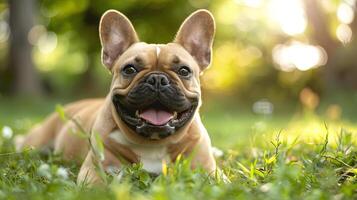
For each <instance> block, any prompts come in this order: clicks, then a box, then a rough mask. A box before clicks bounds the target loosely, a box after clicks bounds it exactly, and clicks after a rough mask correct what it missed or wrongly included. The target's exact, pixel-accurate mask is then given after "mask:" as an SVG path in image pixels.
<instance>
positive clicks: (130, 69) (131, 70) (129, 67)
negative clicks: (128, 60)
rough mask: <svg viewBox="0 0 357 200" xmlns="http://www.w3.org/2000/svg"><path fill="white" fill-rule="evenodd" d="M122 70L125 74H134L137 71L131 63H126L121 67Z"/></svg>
mask: <svg viewBox="0 0 357 200" xmlns="http://www.w3.org/2000/svg"><path fill="white" fill-rule="evenodd" d="M122 72H123V74H124V75H126V76H131V75H134V74H136V73H137V72H138V70H137V69H136V68H135V67H134V65H132V64H127V65H125V67H124V68H123V69H122Z"/></svg>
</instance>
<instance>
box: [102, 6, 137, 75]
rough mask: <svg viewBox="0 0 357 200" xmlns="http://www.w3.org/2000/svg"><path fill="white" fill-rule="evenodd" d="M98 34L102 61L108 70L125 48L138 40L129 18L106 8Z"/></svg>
mask: <svg viewBox="0 0 357 200" xmlns="http://www.w3.org/2000/svg"><path fill="white" fill-rule="evenodd" d="M99 34H100V42H101V44H102V63H103V64H104V65H105V66H106V67H107V68H108V69H109V70H111V68H112V67H113V65H114V63H115V61H116V60H117V58H118V57H119V56H120V55H121V54H122V53H123V52H124V51H125V50H126V49H127V48H129V47H130V46H131V45H132V44H133V43H135V42H138V41H139V39H138V36H137V35H136V32H135V30H134V27H133V25H132V24H131V23H130V21H129V19H128V18H126V17H125V16H124V15H123V14H122V13H120V12H118V11H116V10H108V11H106V12H105V13H104V14H103V15H102V18H101V19H100V24H99Z"/></svg>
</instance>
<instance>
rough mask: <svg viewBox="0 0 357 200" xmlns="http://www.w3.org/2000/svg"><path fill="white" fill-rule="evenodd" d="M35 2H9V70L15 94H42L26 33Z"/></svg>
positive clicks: (31, 25) (30, 0)
mask: <svg viewBox="0 0 357 200" xmlns="http://www.w3.org/2000/svg"><path fill="white" fill-rule="evenodd" d="M36 8H37V5H36V1H35V0H9V10H10V18H9V25H10V30H11V37H10V53H9V68H8V70H9V71H10V75H11V76H13V79H12V84H11V85H12V87H13V91H14V93H15V94H21V95H39V94H42V91H43V90H42V87H41V83H40V78H39V76H38V73H37V71H36V70H35V67H34V64H33V61H32V45H31V44H30V43H29V41H28V33H29V31H30V30H31V28H32V27H33V25H34V20H35V16H36Z"/></svg>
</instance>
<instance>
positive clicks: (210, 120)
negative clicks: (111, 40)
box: [0, 0, 357, 194]
mask: <svg viewBox="0 0 357 200" xmlns="http://www.w3.org/2000/svg"><path fill="white" fill-rule="evenodd" d="M200 8H205V9H208V10H210V11H211V12H212V13H213V15H214V17H215V19H216V26H217V31H216V37H215V42H214V51H213V63H212V65H211V67H210V68H209V69H208V70H207V71H205V72H204V74H203V76H202V79H201V80H202V89H203V102H204V103H203V106H202V109H201V115H202V119H203V121H204V124H205V126H206V127H207V129H208V131H209V134H210V135H211V137H212V142H213V145H214V146H217V147H219V148H220V149H222V150H223V152H225V153H227V152H228V154H230V155H238V156H239V155H241V154H242V152H249V153H248V155H252V156H253V157H254V155H255V154H254V152H256V151H257V148H255V146H256V145H258V146H259V145H261V146H260V147H263V150H262V151H264V148H265V147H266V146H269V145H270V142H271V139H272V138H274V137H275V136H276V135H279V134H280V135H281V137H283V138H284V140H286V141H288V142H287V143H289V141H290V143H291V142H292V141H295V139H296V138H299V140H301V141H303V143H305V144H310V145H314V144H317V143H319V142H322V143H323V142H324V138H325V135H326V133H327V132H330V134H329V135H328V137H329V138H331V139H332V140H333V141H335V140H334V139H335V138H336V135H337V133H342V132H343V133H345V132H349V133H351V134H352V135H353V136H352V139H354V138H355V137H354V134H355V131H356V130H357V62H356V61H357V60H356V59H357V38H356V36H355V33H356V32H357V18H356V17H355V15H356V0H188V1H183V0H176V1H173V0H146V1H140V0H127V1H123V0H103V1H94V0H76V1H73V0H9V1H4V0H2V1H0V130H1V129H2V130H3V131H2V132H3V136H2V137H3V139H2V140H1V143H4V144H5V143H6V140H7V139H6V138H11V137H12V136H13V135H15V134H24V133H26V131H28V130H29V128H30V127H32V126H33V125H34V124H36V123H38V122H40V121H41V120H43V119H44V117H45V116H46V115H48V114H49V113H50V112H53V111H54V110H55V106H56V105H58V104H61V105H64V104H66V103H68V102H71V101H75V100H79V99H82V98H89V97H104V96H105V95H106V94H107V92H108V88H109V84H110V81H111V76H110V74H109V72H108V71H107V70H106V69H105V68H104V67H103V66H102V64H101V61H100V51H101V47H100V42H99V35H98V23H99V20H100V16H101V15H102V14H103V13H104V12H105V11H106V10H108V9H116V10H118V11H120V12H122V13H124V14H125V15H126V16H127V17H128V18H129V19H130V20H131V21H132V23H133V25H134V27H135V29H136V31H137V33H138V35H139V37H140V39H141V40H142V41H145V42H147V43H168V42H171V41H172V40H173V38H174V36H175V33H176V31H177V30H178V28H179V26H180V24H181V23H182V21H183V20H184V19H185V18H186V17H187V16H188V15H189V14H190V13H191V12H193V11H195V10H197V9H200ZM345 130H348V131H345ZM9 133H11V134H10V136H9ZM332 143H334V142H332ZM252 149H253V150H254V151H253V150H252ZM267 149H268V147H267ZM248 160H249V159H248ZM353 162H354V163H355V162H356V159H355V158H354V159H353ZM247 163H249V162H247ZM247 165H249V164H247ZM243 171H244V170H243ZM356 172H357V171H356ZM242 173H243V172H242ZM352 190H353V191H356V189H352ZM326 194H328V192H327V193H326Z"/></svg>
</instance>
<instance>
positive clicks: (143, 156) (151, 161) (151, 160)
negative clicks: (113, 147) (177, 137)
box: [109, 130, 170, 174]
mask: <svg viewBox="0 0 357 200" xmlns="http://www.w3.org/2000/svg"><path fill="white" fill-rule="evenodd" d="M109 137H110V138H112V139H113V140H114V141H116V142H118V143H119V144H122V145H125V146H126V147H128V148H130V149H131V150H132V151H133V152H134V153H135V154H136V155H137V156H138V158H139V160H140V162H141V163H142V165H143V169H144V170H146V171H148V172H150V173H155V174H160V173H161V172H162V163H163V162H166V163H168V162H170V155H169V154H168V153H167V147H166V146H143V145H137V144H133V143H131V142H130V141H128V139H127V138H126V137H125V136H124V135H123V134H122V133H121V132H120V131H119V130H115V131H113V132H112V133H110V135H109Z"/></svg>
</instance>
